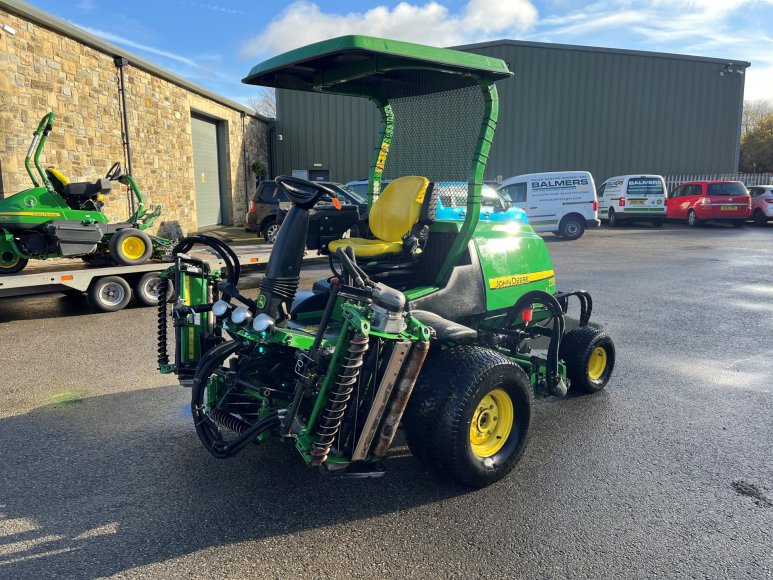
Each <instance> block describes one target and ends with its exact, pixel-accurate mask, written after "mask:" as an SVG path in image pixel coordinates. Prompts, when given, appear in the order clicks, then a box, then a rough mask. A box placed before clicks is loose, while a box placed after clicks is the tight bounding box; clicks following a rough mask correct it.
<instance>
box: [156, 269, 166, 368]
mask: <svg viewBox="0 0 773 580" xmlns="http://www.w3.org/2000/svg"><path fill="white" fill-rule="evenodd" d="M168 290H169V280H167V279H166V278H161V282H160V283H159V284H158V296H159V298H158V364H159V366H161V365H167V364H169V350H168V343H167V322H168V319H167V316H166V297H167V292H168Z"/></svg>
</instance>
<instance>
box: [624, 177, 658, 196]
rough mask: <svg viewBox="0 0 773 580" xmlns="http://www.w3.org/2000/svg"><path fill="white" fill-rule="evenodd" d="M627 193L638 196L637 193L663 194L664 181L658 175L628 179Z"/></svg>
mask: <svg viewBox="0 0 773 580" xmlns="http://www.w3.org/2000/svg"><path fill="white" fill-rule="evenodd" d="M627 192H628V193H627V195H628V196H629V197H636V196H637V195H663V194H664V193H665V192H664V190H663V181H661V180H660V179H658V178H657V177H637V178H635V179H634V178H631V179H629V180H628V190H627Z"/></svg>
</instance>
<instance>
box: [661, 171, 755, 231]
mask: <svg viewBox="0 0 773 580" xmlns="http://www.w3.org/2000/svg"><path fill="white" fill-rule="evenodd" d="M751 208H752V198H751V197H750V196H749V192H748V191H746V187H745V186H744V184H743V183H741V182H740V181H690V182H688V183H682V184H681V185H679V186H677V187H675V188H674V189H673V190H672V191H671V193H669V194H668V198H667V199H666V217H667V218H668V219H671V220H687V224H688V225H690V226H693V227H695V226H698V225H700V224H701V223H702V222H705V221H708V220H717V221H720V220H721V221H729V222H730V223H732V224H733V227H736V228H740V227H742V226H743V225H744V223H745V222H746V220H748V219H749V218H750V217H751V211H752V209H751Z"/></svg>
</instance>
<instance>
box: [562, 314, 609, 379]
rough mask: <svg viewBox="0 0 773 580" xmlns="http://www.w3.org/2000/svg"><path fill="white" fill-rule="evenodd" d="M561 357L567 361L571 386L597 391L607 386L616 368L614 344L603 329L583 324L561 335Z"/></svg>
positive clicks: (567, 373)
mask: <svg viewBox="0 0 773 580" xmlns="http://www.w3.org/2000/svg"><path fill="white" fill-rule="evenodd" d="M558 356H559V358H561V359H563V361H564V364H566V375H567V377H568V378H569V389H570V390H571V391H575V392H581V393H597V392H599V391H601V390H602V389H603V388H604V387H606V386H607V383H608V382H609V379H610V377H611V376H612V371H613V370H614V368H615V345H614V343H613V342H612V339H611V338H610V337H609V336H608V335H607V334H606V333H604V332H602V331H601V330H598V329H596V328H591V327H589V326H582V327H580V328H575V329H573V330H570V331H569V332H567V333H566V334H565V335H564V336H563V338H562V339H561V345H560V347H559V355H558Z"/></svg>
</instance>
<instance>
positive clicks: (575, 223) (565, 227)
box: [558, 215, 585, 240]
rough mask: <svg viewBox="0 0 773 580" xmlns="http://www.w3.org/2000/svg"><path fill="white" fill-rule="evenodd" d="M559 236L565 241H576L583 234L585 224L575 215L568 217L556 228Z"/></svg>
mask: <svg viewBox="0 0 773 580" xmlns="http://www.w3.org/2000/svg"><path fill="white" fill-rule="evenodd" d="M558 233H559V235H560V236H561V237H562V238H564V239H566V240H576V239H577V238H579V237H580V236H582V235H583V234H584V233H585V224H584V223H582V221H581V220H580V218H578V217H577V216H575V215H568V216H566V217H564V219H562V220H561V223H560V224H559V226H558Z"/></svg>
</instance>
